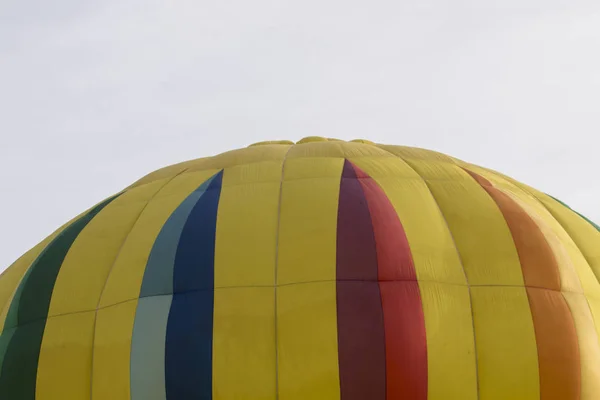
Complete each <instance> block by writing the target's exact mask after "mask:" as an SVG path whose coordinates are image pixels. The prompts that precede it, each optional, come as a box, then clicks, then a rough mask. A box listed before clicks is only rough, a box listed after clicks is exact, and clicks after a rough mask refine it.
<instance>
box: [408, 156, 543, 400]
mask: <svg viewBox="0 0 600 400" xmlns="http://www.w3.org/2000/svg"><path fill="white" fill-rule="evenodd" d="M407 162H408V163H409V164H410V165H411V166H413V167H414V168H415V170H416V171H417V172H419V174H421V173H422V175H424V176H426V177H428V179H426V182H427V184H428V186H429V188H430V189H431V192H432V194H433V196H434V198H435V199H436V200H437V203H438V204H439V206H440V209H441V210H442V213H443V214H444V216H445V217H446V221H447V223H448V227H449V229H450V232H451V233H452V236H453V237H454V241H455V243H456V247H457V250H458V252H459V254H460V257H461V259H462V262H463V265H464V268H465V272H466V275H467V279H468V281H469V283H470V284H471V293H472V296H471V297H472V303H473V305H472V307H473V320H474V326H475V345H476V354H477V367H478V368H477V370H478V382H479V396H480V398H481V399H487V398H488V397H486V396H490V397H489V398H490V399H506V398H513V397H511V396H516V397H514V398H526V397H525V396H528V395H532V396H534V397H533V398H537V397H536V396H539V383H538V363H537V352H536V348H535V332H534V329H533V323H532V321H531V312H530V310H529V302H528V298H527V295H526V292H525V289H524V288H523V285H524V282H523V275H522V272H521V265H520V261H519V258H518V254H517V251H516V248H515V245H514V242H513V239H512V236H511V233H510V231H509V229H508V226H507V224H506V221H505V220H504V217H503V215H502V213H501V212H500V210H499V209H498V207H497V205H496V203H495V202H494V201H493V200H492V199H491V198H490V197H489V195H488V194H487V193H486V192H485V190H483V188H481V186H479V184H478V183H477V182H475V181H474V180H473V179H472V178H471V177H470V176H469V175H468V174H467V173H466V172H464V171H463V170H462V169H460V168H458V167H456V166H453V165H450V164H442V163H437V164H434V165H431V164H428V166H427V168H426V169H425V168H423V169H424V171H423V170H422V165H421V164H420V163H421V162H416V161H412V160H407ZM436 174H437V175H436ZM478 285H485V286H482V287H481V288H478V289H477V296H478V298H477V299H476V298H475V287H476V286H478ZM488 285H510V286H516V287H521V288H522V289H521V294H520V295H514V296H510V297H509V296H501V297H498V298H497V299H498V301H494V300H493V299H495V297H494V296H495V293H489V294H487V295H486V294H482V293H481V291H486V290H489V291H495V290H496V288H494V287H491V286H488ZM500 294H504V293H502V292H500ZM501 301H506V302H508V304H510V306H511V307H513V309H514V312H513V314H509V313H507V314H503V313H504V312H505V311H504V307H507V305H506V304H502V302H501ZM476 302H477V304H476ZM519 302H521V303H519ZM494 307H496V308H498V310H495V309H494ZM478 309H479V310H480V311H479V312H478ZM487 314H489V315H493V316H494V318H495V319H494V320H493V321H492V320H489V318H488V315H487ZM496 314H497V315H496ZM525 315H527V316H528V318H529V322H528V323H527V322H525V321H522V320H520V319H519V318H523V316H525ZM513 318H517V322H516V323H515V321H514V320H513ZM480 319H481V321H480ZM491 327H493V329H491ZM498 332H504V333H505V334H499V333H498ZM506 382H511V383H514V384H515V386H514V387H513V389H514V391H512V392H511V390H513V389H509V388H508V387H507V384H506ZM507 391H509V392H507ZM519 396H521V397H519Z"/></svg>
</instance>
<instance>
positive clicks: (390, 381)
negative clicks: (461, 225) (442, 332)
mask: <svg viewBox="0 0 600 400" xmlns="http://www.w3.org/2000/svg"><path fill="white" fill-rule="evenodd" d="M354 169H355V171H356V174H357V177H358V178H359V179H360V185H361V187H362V190H363V193H364V196H365V198H366V200H367V204H368V208H369V213H370V217H371V223H372V229H373V234H374V238H375V244H376V258H377V268H378V279H379V287H380V296H381V306H382V309H383V314H384V328H385V354H386V357H385V358H386V376H387V379H386V397H387V398H389V399H395V398H401V397H410V398H411V399H414V400H418V399H423V400H427V380H428V378H427V368H428V367H427V338H426V333H425V321H424V316H423V308H422V302H421V294H420V290H419V284H418V282H417V276H416V272H415V266H414V262H413V259H412V254H411V250H410V247H409V244H408V240H407V238H406V233H405V232H404V228H403V226H402V223H401V221H400V220H399V219H398V215H397V214H396V211H395V210H394V208H393V206H392V204H391V203H390V201H389V200H388V198H387V197H386V195H385V193H384V192H383V190H382V189H381V188H380V187H379V186H378V185H377V183H376V182H375V181H374V180H373V179H371V178H370V177H368V175H366V174H365V173H364V172H363V171H362V170H360V169H359V168H358V167H356V166H354Z"/></svg>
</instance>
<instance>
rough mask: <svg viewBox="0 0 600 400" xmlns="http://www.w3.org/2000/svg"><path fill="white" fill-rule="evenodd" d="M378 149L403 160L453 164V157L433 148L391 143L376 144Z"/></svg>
mask: <svg viewBox="0 0 600 400" xmlns="http://www.w3.org/2000/svg"><path fill="white" fill-rule="evenodd" d="M377 147H379V148H380V149H383V150H385V151H388V152H390V153H392V154H394V155H396V156H398V157H400V158H402V159H403V160H405V161H406V160H422V161H429V162H445V163H449V164H454V159H453V158H452V157H449V156H447V155H446V154H442V153H438V152H437V151H433V150H426V149H419V148H417V147H407V146H393V145H384V144H380V145H377Z"/></svg>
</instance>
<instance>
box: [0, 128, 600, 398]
mask: <svg viewBox="0 0 600 400" xmlns="http://www.w3.org/2000/svg"><path fill="white" fill-rule="evenodd" d="M598 276H600V232H599V231H598V228H597V227H596V226H595V225H594V224H593V223H592V222H591V221H588V220H586V219H585V218H584V217H583V216H581V215H579V214H577V213H576V212H575V211H573V210H571V209H570V208H568V207H567V206H566V205H564V204H562V203H560V202H559V201H558V200H555V199H554V198H552V197H550V196H548V195H546V194H544V193H541V192H539V191H537V190H535V189H533V188H531V187H529V186H526V185H524V184H521V183H519V182H517V181H515V180H513V179H510V178H509V177H506V176H503V175H501V174H499V173H497V172H494V171H491V170H488V169H485V168H482V167H478V166H475V165H472V164H469V163H466V162H463V161H460V160H457V159H455V158H452V157H449V156H446V155H443V154H440V153H436V152H432V151H427V150H422V149H416V148H409V147H401V146H388V145H379V144H375V143H372V142H369V141H366V140H358V141H353V142H343V141H337V140H333V139H325V138H319V137H309V138H305V139H303V140H301V141H300V142H298V143H296V144H294V143H293V142H290V141H274V142H262V143H258V144H256V145H253V146H250V147H248V148H245V149H239V150H234V151H231V152H227V153H223V154H220V155H217V156H215V157H209V158H205V159H199V160H193V161H189V162H184V163H182V164H177V165H173V166H170V167H166V168H163V169H161V170H158V171H156V172H153V173H151V174H149V175H147V176H146V177H144V178H142V179H141V180H139V181H138V182H135V183H134V184H133V185H131V186H130V187H128V188H126V189H124V190H123V191H122V192H120V193H118V194H116V195H115V196H112V197H110V198H109V199H106V200H104V201H102V202H100V203H99V204H97V205H95V206H94V207H92V208H90V209H89V210H87V211H85V212H83V213H82V214H81V215H79V216H77V217H76V218H74V219H73V220H72V221H70V222H68V223H66V224H65V225H64V226H63V227H61V228H59V229H58V230H57V231H56V232H54V233H53V234H52V235H50V236H49V237H48V238H47V239H45V240H44V241H43V242H42V243H40V244H39V245H37V246H36V247H34V248H33V249H31V250H30V251H29V252H27V253H26V254H25V255H23V256H22V257H21V258H20V259H19V260H17V261H16V262H15V263H14V264H13V265H12V266H11V267H10V268H8V269H7V270H6V271H5V272H4V273H3V274H2V276H1V277H0V312H1V314H0V332H1V335H0V398H2V399H61V400H67V399H93V400H121V399H122V400H126V399H135V400H149V399H157V400H161V399H211V398H212V399H257V400H258V399H282V400H284V399H285V400H288V399H289V400H291V399H302V400H306V399H342V400H346V399H368V400H378V399H381V400H383V399H412V400H433V399H435V400H476V399H481V400H484V399H485V400H488V399H499V400H506V399H521V400H537V399H561V400H586V399H589V400H591V399H598V398H600V347H599V342H598V327H599V326H600V323H599V322H597V319H598V318H600V284H599V281H598Z"/></svg>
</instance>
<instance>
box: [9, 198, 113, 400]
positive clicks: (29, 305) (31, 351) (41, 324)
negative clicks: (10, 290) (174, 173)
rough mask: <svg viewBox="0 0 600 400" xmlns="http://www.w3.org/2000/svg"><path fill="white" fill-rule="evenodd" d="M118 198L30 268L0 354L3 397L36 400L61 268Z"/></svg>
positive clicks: (12, 308)
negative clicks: (86, 230)
mask: <svg viewBox="0 0 600 400" xmlns="http://www.w3.org/2000/svg"><path fill="white" fill-rule="evenodd" d="M116 197H117V196H114V197H112V198H109V199H108V200H106V201H104V202H102V203H100V204H99V205H97V206H96V207H94V208H93V209H92V210H91V211H89V212H88V213H87V214H85V215H84V216H83V217H81V218H79V219H78V220H77V221H75V222H74V223H73V224H71V225H70V226H69V227H67V228H66V229H65V230H64V231H62V232H61V233H60V234H59V235H58V236H57V237H56V238H54V240H52V242H50V244H49V245H48V246H47V247H46V248H45V249H44V250H43V251H42V253H41V254H40V255H39V256H38V258H37V259H36V260H35V261H34V262H33V264H32V265H31V267H30V268H29V270H28V272H27V274H26V276H25V277H24V279H22V280H21V283H20V285H19V288H18V289H17V292H16V294H15V297H14V298H13V300H12V302H11V304H10V308H9V312H8V315H7V326H6V329H13V328H16V329H14V332H13V334H12V337H11V338H10V340H8V344H7V345H4V346H2V347H1V348H0V351H2V349H4V351H3V352H2V354H0V359H2V360H3V362H2V369H1V370H0V371H1V372H0V398H1V399H19V400H34V399H35V388H36V379H37V368H38V359H39V355H40V349H41V346H42V338H43V336H44V329H45V327H46V318H47V317H48V310H49V308H50V300H51V298H52V291H53V290H54V284H55V282H56V279H57V277H58V273H59V271H60V267H61V266H62V263H63V261H64V259H65V257H66V255H67V253H68V252H69V249H70V248H71V246H72V245H73V242H74V241H75V239H77V237H78V236H79V234H80V233H81V231H82V230H83V229H84V228H85V227H86V226H87V224H88V223H89V222H90V221H91V220H92V219H93V218H94V217H95V216H96V215H97V214H98V213H99V212H100V211H101V210H102V209H103V208H104V207H106V206H107V205H108V204H109V203H110V202H111V201H113V200H114V199H115V198H116Z"/></svg>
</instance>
